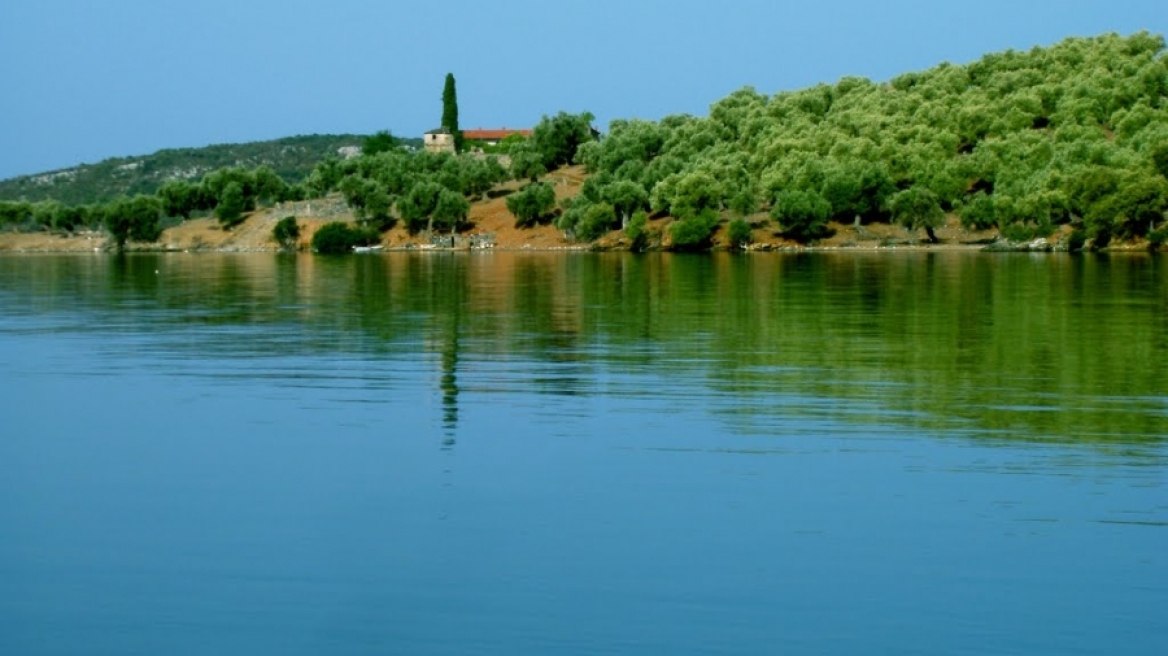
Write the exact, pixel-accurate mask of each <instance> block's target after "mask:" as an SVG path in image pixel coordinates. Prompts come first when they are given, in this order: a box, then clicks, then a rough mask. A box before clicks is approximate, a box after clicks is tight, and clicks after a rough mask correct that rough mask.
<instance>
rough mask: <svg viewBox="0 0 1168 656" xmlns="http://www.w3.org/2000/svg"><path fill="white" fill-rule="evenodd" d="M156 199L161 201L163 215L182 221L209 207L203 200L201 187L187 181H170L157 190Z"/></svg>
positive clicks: (203, 195)
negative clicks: (179, 218) (175, 217)
mask: <svg viewBox="0 0 1168 656" xmlns="http://www.w3.org/2000/svg"><path fill="white" fill-rule="evenodd" d="M158 199H159V200H160V201H162V213H163V214H164V215H166V216H178V217H182V218H183V219H184V220H185V219H189V218H191V214H193V213H194V212H196V211H198V210H201V209H206V208H207V206H208V205H210V203H208V202H207V201H206V199H205V194H204V193H203V189H202V187H200V186H199V185H197V184H194V183H192V182H188V181H187V180H171V181H169V182H167V183H166V184H164V185H162V186H161V187H160V188H159V189H158Z"/></svg>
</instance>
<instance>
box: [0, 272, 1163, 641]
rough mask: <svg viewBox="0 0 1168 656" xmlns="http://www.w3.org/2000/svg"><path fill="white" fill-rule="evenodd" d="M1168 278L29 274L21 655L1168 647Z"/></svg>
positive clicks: (18, 282)
mask: <svg viewBox="0 0 1168 656" xmlns="http://www.w3.org/2000/svg"><path fill="white" fill-rule="evenodd" d="M1166 609H1168V258H1163V257H1160V258H1156V257H1151V256H1136V255H1133V256H1113V257H1068V256H1062V255H1054V256H1049V255H1044V256H1029V255H997V256H989V255H984V254H968V253H962V254H933V255H927V254H919V255H917V254H911V255H910V254H883V255H863V254H848V255H843V256H835V255H830V254H820V255H775V254H769V255H755V256H737V257H735V256H728V255H713V256H676V255H674V256H669V255H663V254H658V255H646V256H630V255H625V254H603V255H600V254H574V255H565V254H540V253H530V254H528V253H491V254H449V253H447V254H442V253H428V254H415V255H410V254H392V255H385V256H371V257H349V258H340V259H329V258H320V257H311V256H300V257H295V256H273V255H267V254H265V255H211V254H200V255H182V254H173V255H134V256H128V257H124V258H117V257H111V256H97V255H93V256H13V255H9V256H4V257H0V654H5V655H7V654H13V655H25V654H27V655H35V656H40V655H47V654H71V655H72V654H100V655H136V654H180V655H181V654H227V655H233V654H342V655H347V654H508V655H512V654H539V653H557V654H628V653H635V654H698V653H701V654H712V653H719V654H770V653H790V654H940V653H949V654H952V653H968V654H986V653H995V654H998V653H1000V654H1060V655H1061V654H1157V655H1159V654H1165V653H1168V611H1166Z"/></svg>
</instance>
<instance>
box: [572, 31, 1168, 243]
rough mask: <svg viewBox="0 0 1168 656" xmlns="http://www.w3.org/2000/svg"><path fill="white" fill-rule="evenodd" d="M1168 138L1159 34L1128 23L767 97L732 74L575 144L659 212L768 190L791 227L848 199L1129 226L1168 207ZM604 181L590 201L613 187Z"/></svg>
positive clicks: (767, 198)
mask: <svg viewBox="0 0 1168 656" xmlns="http://www.w3.org/2000/svg"><path fill="white" fill-rule="evenodd" d="M1166 144H1168V58H1166V57H1165V55H1164V41H1163V39H1162V38H1161V37H1157V36H1152V35H1149V34H1147V33H1140V34H1136V35H1133V36H1130V37H1120V36H1116V35H1105V36H1101V37H1096V38H1088V39H1083V38H1075V39H1068V40H1066V41H1063V42H1062V43H1059V44H1057V45H1055V46H1053V47H1050V48H1034V49H1033V50H1030V51H1028V52H1018V51H1006V52H1003V53H996V54H991V55H987V56H985V57H984V58H982V59H981V60H979V61H977V62H974V63H972V64H969V65H967V66H956V65H952V64H942V65H940V66H938V67H936V68H933V69H931V70H928V71H924V72H920V73H910V74H906V75H902V76H900V77H897V78H895V79H893V80H891V81H890V82H888V83H886V84H877V83H874V82H871V81H869V80H866V79H862V78H844V79H841V80H840V81H839V82H837V83H836V84H834V85H818V86H816V87H812V88H809V89H804V90H801V91H795V92H783V93H779V94H776V95H774V96H770V97H768V96H766V95H763V94H760V93H758V92H756V91H755V90H753V89H751V88H745V89H742V90H739V91H736V92H734V93H732V94H731V95H730V96H728V97H727V98H725V99H723V100H721V101H719V102H717V103H715V104H714V105H713V107H711V109H710V115H709V117H708V118H696V117H692V116H671V117H667V118H665V119H663V120H661V121H659V122H650V121H640V120H632V121H614V122H613V123H612V124H611V125H610V129H609V133H608V135H607V137H606V138H605V139H604V140H603V141H600V142H594V143H585V144H581V145H580V146H579V150H578V154H577V159H578V160H579V161H580V162H581V163H582V164H584V165H585V166H586V167H587V169H588V170H589V171H590V172H591V173H592V174H593V176H604V179H605V181H606V182H605V187H607V186H608V185H616V184H621V185H622V186H627V183H630V182H631V183H633V184H637V185H639V186H640V187H641V188H642V190H643V191H644V192H645V193H646V194H647V195H648V197H649V199H650V203H651V207H652V209H653V211H654V212H657V213H659V214H662V215H664V214H668V215H672V216H674V217H676V218H678V219H685V218H687V217H691V218H692V217H695V216H698V215H700V214H703V213H704V212H705V211H706V210H714V211H718V212H723V211H727V210H729V211H732V212H733V213H735V214H738V215H743V216H745V215H749V214H751V213H752V212H753V211H757V210H765V209H767V208H770V210H771V216H772V217H774V218H775V219H776V220H777V221H778V222H779V223H780V224H781V227H782V228H783V229H784V230H786V231H789V232H790V234H792V235H798V236H800V238H814V236H815V235H818V234H821V233H822V229H823V226H825V224H826V221H827V220H830V219H835V220H837V221H841V222H843V221H846V222H852V221H853V220H854V219H856V218H857V217H859V220H860V221H861V222H872V221H890V220H897V221H899V222H901V223H902V224H903V225H905V226H906V228H909V229H924V230H925V231H926V232H928V231H931V230H932V229H933V228H935V227H936V226H937V225H938V223H939V222H940V221H941V219H942V218H943V217H944V214H945V213H947V212H952V213H955V214H957V215H958V216H960V217H961V218H962V219H963V220H964V221H966V223H967V224H969V225H970V226H971V227H990V226H996V227H998V228H1002V229H1006V228H1007V227H1010V226H1013V227H1014V228H1015V234H1018V235H1020V236H1025V235H1026V234H1035V233H1038V232H1042V231H1043V230H1048V229H1050V228H1051V226H1056V225H1058V224H1060V223H1081V224H1082V225H1083V227H1084V229H1086V230H1088V231H1089V232H1091V233H1093V234H1097V235H1102V234H1116V235H1122V236H1127V237H1133V236H1141V235H1146V234H1148V232H1149V231H1150V230H1152V229H1153V226H1154V225H1155V222H1156V221H1157V219H1158V218H1159V220H1163V219H1162V215H1163V212H1164V209H1165V207H1168V191H1166V189H1168V188H1166V187H1165V184H1166V183H1168V180H1166V179H1165V175H1166V173H1168V145H1166ZM794 192H797V193H798V194H799V195H792V194H793V193H794ZM606 193H607V194H611V193H613V192H608V191H606V190H605V189H602V190H601V191H600V193H599V194H596V198H595V199H594V200H592V201H591V202H596V203H601V202H608V203H611V200H610V199H609V200H606V198H605V196H606ZM783 200H785V201H786V202H785V203H784V202H781V201H783ZM576 211H577V213H578V214H579V215H580V216H582V215H583V214H582V213H583V212H584V208H576ZM825 212H826V214H825ZM694 227H696V226H692V225H691V226H689V227H687V229H685V230H683V232H684V233H685V234H686V235H687V236H688V235H689V231H690V230H691V229H692V228H694Z"/></svg>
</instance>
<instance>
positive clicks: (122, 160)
mask: <svg viewBox="0 0 1168 656" xmlns="http://www.w3.org/2000/svg"><path fill="white" fill-rule="evenodd" d="M364 139H365V137H364V136H361V135H353V134H337V135H330V134H316V135H305V136H296V137H286V138H283V139H276V140H273V141H256V142H250V143H241V144H218V145H213V146H205V147H203V148H172V149H166V150H160V151H158V152H156V153H153V154H151V155H142V156H137V157H113V158H110V159H106V160H102V161H101V162H98V163H96V164H82V165H80V166H76V167H73V168H69V169H61V170H58V171H48V172H45V173H39V174H35V175H25V176H20V177H16V178H10V179H8V180H0V200H26V201H29V202H39V201H44V200H55V201H57V202H60V203H64V204H66V205H83V204H88V203H99V202H104V201H108V200H110V199H111V198H116V197H117V196H122V195H133V194H152V193H154V192H156V191H157V190H158V188H159V187H160V186H161V185H162V183H164V182H166V181H167V180H175V179H178V180H190V181H194V182H197V181H198V180H199V179H200V178H202V177H203V175H204V174H206V173H207V172H209V171H214V170H216V169H221V168H227V167H233V166H242V167H245V168H255V167H257V166H268V167H270V168H271V169H272V170H274V171H275V172H276V174H277V175H279V176H280V177H282V178H284V180H285V181H287V182H289V183H294V182H298V181H300V180H302V179H304V178H305V177H306V176H307V175H308V174H309V173H310V172H311V171H312V169H313V167H315V166H316V165H317V164H318V163H319V162H320V161H321V160H323V159H324V158H326V157H330V156H332V157H338V156H340V154H339V153H340V149H342V148H346V147H352V146H360V145H361V143H362V141H363V140H364ZM414 142H416V143H414ZM406 143H407V144H410V145H414V146H417V147H421V140H420V139H414V140H406Z"/></svg>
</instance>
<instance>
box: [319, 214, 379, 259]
mask: <svg viewBox="0 0 1168 656" xmlns="http://www.w3.org/2000/svg"><path fill="white" fill-rule="evenodd" d="M378 239H380V237H379V235H378V234H377V231H376V230H367V229H362V228H357V227H354V226H351V225H349V224H347V223H342V222H340V221H333V222H331V223H326V224H324V225H323V226H321V227H320V229H319V230H317V231H316V234H314V235H313V236H312V250H314V251H316V252H317V253H320V254H321V255H342V254H345V253H352V252H353V247H355V246H368V245H370V244H375V243H377V241H378Z"/></svg>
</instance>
